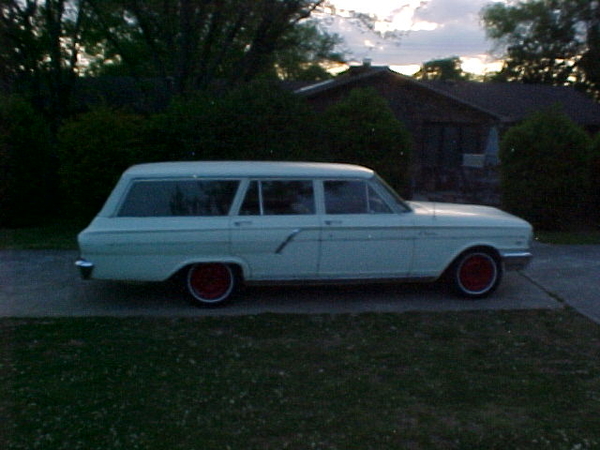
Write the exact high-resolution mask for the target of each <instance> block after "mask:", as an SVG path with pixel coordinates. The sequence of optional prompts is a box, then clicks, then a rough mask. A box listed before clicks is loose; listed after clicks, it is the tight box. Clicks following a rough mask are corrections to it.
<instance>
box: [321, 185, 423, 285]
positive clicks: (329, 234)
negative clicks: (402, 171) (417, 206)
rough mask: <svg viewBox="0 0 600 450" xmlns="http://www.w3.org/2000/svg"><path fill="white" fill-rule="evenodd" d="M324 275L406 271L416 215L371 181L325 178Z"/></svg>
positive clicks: (374, 275)
mask: <svg viewBox="0 0 600 450" xmlns="http://www.w3.org/2000/svg"><path fill="white" fill-rule="evenodd" d="M322 189H323V197H324V208H325V211H324V213H325V214H324V215H322V216H321V220H322V242H321V257H320V261H319V278H321V279H343V278H348V279H363V278H364V279H380V278H401V277H406V276H408V274H409V272H410V270H411V260H412V251H413V244H414V236H413V234H414V230H413V227H412V215H411V214H405V213H403V212H399V211H398V210H397V209H396V208H394V205H392V204H390V202H389V201H386V200H385V199H384V197H385V196H382V195H381V194H382V193H381V192H378V189H376V185H375V184H372V182H371V180H325V181H323V182H322Z"/></svg>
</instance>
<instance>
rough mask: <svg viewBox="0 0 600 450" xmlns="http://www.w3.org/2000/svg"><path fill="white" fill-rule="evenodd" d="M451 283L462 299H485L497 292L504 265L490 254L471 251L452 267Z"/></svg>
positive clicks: (464, 254)
mask: <svg viewBox="0 0 600 450" xmlns="http://www.w3.org/2000/svg"><path fill="white" fill-rule="evenodd" d="M450 276H451V283H452V287H453V288H454V291H455V292H456V293H457V294H458V295H460V296H461V297H467V298H484V297H487V296H489V295H490V294H491V293H492V292H494V291H495V290H496V288H497V287H498V284H500V280H501V279H502V265H501V264H500V262H499V261H498V259H497V258H495V257H494V256H493V255H492V254H490V253H489V252H486V251H483V250H471V251H468V252H465V253H463V254H462V255H461V256H460V257H459V258H458V259H457V260H456V261H455V262H454V264H453V265H452V268H451V272H450Z"/></svg>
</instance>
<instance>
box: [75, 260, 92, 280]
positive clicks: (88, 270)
mask: <svg viewBox="0 0 600 450" xmlns="http://www.w3.org/2000/svg"><path fill="white" fill-rule="evenodd" d="M75 267H77V268H78V269H79V275H81V278H82V279H84V280H89V279H90V278H92V272H93V271H94V263H93V262H90V261H87V260H85V259H83V258H79V259H78V260H77V261H75Z"/></svg>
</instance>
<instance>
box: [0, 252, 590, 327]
mask: <svg viewBox="0 0 600 450" xmlns="http://www.w3.org/2000/svg"><path fill="white" fill-rule="evenodd" d="M534 254H535V258H534V261H533V263H532V264H531V266H530V268H528V269H527V270H526V271H525V272H524V273H516V272H509V273H507V274H506V276H505V278H504V281H503V283H502V284H501V286H500V288H499V289H498V291H497V292H496V294H495V295H494V296H492V298H490V299H486V300H477V301H473V300H463V299H458V298H456V297H453V296H452V295H450V294H448V293H447V292H445V291H444V290H443V289H441V288H440V286H438V285H435V284H434V285H429V284H394V285H362V286H344V287H333V286H331V287H301V288H298V287H285V288H284V287H278V288H248V289H246V290H245V291H244V292H243V294H242V295H241V296H240V297H239V298H237V299H236V301H235V302H234V303H232V304H231V305H229V306H227V307H225V308H219V309H212V310H211V309H200V308H195V307H192V306H190V305H189V303H188V302H187V300H186V299H185V295H184V294H183V293H182V292H181V290H179V289H177V287H175V286H173V285H172V284H169V283H116V282H104V281H82V280H80V279H79V277H78V274H77V272H76V270H75V268H74V267H73V261H74V259H75V258H76V256H77V254H76V252H73V251H52V250H48V251H2V252H0V280H2V282H1V285H0V316H2V317H49V316H163V317H178V316H180V317H193V316H207V315H241V314H260V313H265V312H273V313H300V314H312V313H360V312H403V311H464V310H500V309H504V310H514V309H540V308H542V309H545V308H561V307H563V302H565V303H567V304H569V305H571V306H573V307H574V308H576V309H577V310H579V311H580V312H582V313H583V314H586V315H587V316H588V317H590V318H591V319H593V320H595V321H597V322H598V323H600V301H598V300H597V298H598V297H600V246H552V245H536V248H535V250H534Z"/></svg>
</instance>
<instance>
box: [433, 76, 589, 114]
mask: <svg viewBox="0 0 600 450" xmlns="http://www.w3.org/2000/svg"><path fill="white" fill-rule="evenodd" d="M421 84H423V85H425V86H428V87H430V88H431V89H434V90H436V91H437V92H443V93H447V94H449V95H451V96H452V97H454V98H458V99H461V100H463V101H467V102H469V103H471V104H473V105H477V106H479V107H481V108H483V109H486V110H489V111H493V112H495V113H496V114H497V115H498V116H500V117H501V119H502V121H503V122H516V121H519V120H522V119H524V118H525V117H526V116H528V115H529V114H531V113H533V112H535V111H540V110H543V109H548V108H552V107H554V106H555V105H560V106H559V107H560V108H561V109H562V111H563V112H564V113H565V114H566V115H567V116H569V117H570V118H571V120H573V121H574V122H575V123H578V124H580V125H600V104H598V103H596V102H594V101H593V100H591V99H589V98H588V97H586V96H585V95H584V94H582V93H580V92H578V91H576V90H575V89H573V88H571V87H566V86H550V85H542V84H522V83H476V82H467V81H458V82H446V81H423V82H421Z"/></svg>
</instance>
